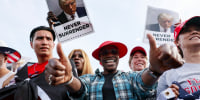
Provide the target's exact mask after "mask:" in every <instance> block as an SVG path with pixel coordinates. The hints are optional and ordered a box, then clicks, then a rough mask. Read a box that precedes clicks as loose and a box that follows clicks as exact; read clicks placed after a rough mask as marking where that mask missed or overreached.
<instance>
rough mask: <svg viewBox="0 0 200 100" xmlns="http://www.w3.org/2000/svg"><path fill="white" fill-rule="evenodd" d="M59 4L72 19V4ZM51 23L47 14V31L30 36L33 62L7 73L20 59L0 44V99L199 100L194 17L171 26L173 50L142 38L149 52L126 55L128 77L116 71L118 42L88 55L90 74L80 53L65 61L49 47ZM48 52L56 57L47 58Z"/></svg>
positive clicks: (198, 32)
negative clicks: (91, 62) (8, 65)
mask: <svg viewBox="0 0 200 100" xmlns="http://www.w3.org/2000/svg"><path fill="white" fill-rule="evenodd" d="M63 2H65V0H59V4H60V6H61V8H62V9H63V10H64V12H63V13H64V14H65V13H68V16H69V17H72V18H73V17H74V16H73V15H74V14H75V12H76V10H75V11H74V12H73V11H71V14H70V12H69V7H70V6H72V8H73V7H74V6H76V2H75V0H69V2H67V3H66V4H65V3H63ZM62 4H65V5H62ZM66 7H68V8H66ZM65 15H66V14H65ZM165 17H168V18H170V16H168V15H167V14H161V15H160V16H159V17H158V20H159V22H161V19H164V18H165ZM53 18H54V19H56V20H57V18H56V17H55V16H54V15H53V13H52V12H49V15H48V18H47V19H48V23H49V25H50V26H49V27H46V26H38V27H35V28H33V29H32V30H31V32H30V37H29V39H30V47H31V48H32V49H33V51H34V53H35V55H36V57H37V62H27V63H26V64H25V65H24V66H22V67H18V66H17V67H15V68H14V69H15V70H14V71H13V70H11V69H13V68H11V69H9V68H7V63H17V62H19V61H20V59H21V56H23V54H22V53H20V51H17V50H15V49H13V48H11V47H8V46H7V45H6V44H5V42H4V41H0V100H150V99H151V100H156V99H157V100H177V99H178V100H179V99H180V100H197V99H200V77H198V75H200V74H199V73H200V67H199V66H200V54H199V52H200V42H199V39H200V16H194V17H192V18H190V19H188V20H186V21H184V22H182V23H179V24H178V25H177V26H174V27H175V29H174V43H175V46H171V45H167V44H164V45H160V46H159V47H157V45H156V40H155V39H154V37H153V36H152V35H151V34H147V37H148V39H149V45H150V51H149V52H147V51H146V50H145V49H144V48H143V47H142V46H136V47H134V48H133V49H132V50H130V54H129V60H128V64H129V67H130V70H131V71H129V72H124V71H121V70H118V63H119V60H120V59H121V58H122V57H124V56H125V55H126V54H127V52H128V49H127V46H126V45H125V44H123V43H121V42H117V41H105V42H103V43H101V44H100V45H99V46H98V47H96V49H94V50H93V52H92V53H91V55H92V56H93V57H94V58H95V59H96V60H97V61H99V62H100V65H101V67H102V68H103V71H100V70H99V69H96V70H95V71H94V70H93V69H92V66H97V65H91V64H90V59H89V57H88V54H86V52H85V51H84V50H82V49H79V48H78V49H74V50H72V51H71V52H70V53H69V54H68V56H66V55H65V53H64V52H63V49H62V44H61V43H58V44H55V43H54V41H55V39H56V35H55V32H54V30H53V28H52V24H54V23H51V20H52V19H53ZM171 20H173V19H171ZM169 22H171V21H168V23H169ZM161 26H162V25H161ZM170 26H171V25H170ZM168 28H169V27H168ZM170 31H171V30H170ZM54 47H56V50H57V54H58V58H55V57H53V49H54ZM147 53H149V54H148V55H149V58H147Z"/></svg>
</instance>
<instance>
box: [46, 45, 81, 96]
mask: <svg viewBox="0 0 200 100" xmlns="http://www.w3.org/2000/svg"><path fill="white" fill-rule="evenodd" d="M57 53H58V55H59V59H56V58H53V59H50V60H49V62H48V64H47V65H46V67H45V79H46V81H47V82H48V83H49V84H50V85H59V84H64V85H65V86H66V87H67V89H68V91H69V92H71V93H74V92H77V91H78V90H80V88H81V82H80V80H79V79H77V78H75V77H74V76H73V73H72V66H71V64H70V61H69V59H68V58H67V57H66V56H65V54H64V52H63V50H62V47H61V44H60V43H58V45H57Z"/></svg>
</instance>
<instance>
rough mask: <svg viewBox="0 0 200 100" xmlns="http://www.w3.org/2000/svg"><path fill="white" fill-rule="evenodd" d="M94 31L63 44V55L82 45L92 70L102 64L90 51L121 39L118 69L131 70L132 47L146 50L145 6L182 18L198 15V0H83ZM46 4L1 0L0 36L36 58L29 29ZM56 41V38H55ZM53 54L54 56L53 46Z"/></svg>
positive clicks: (42, 19)
mask: <svg viewBox="0 0 200 100" xmlns="http://www.w3.org/2000/svg"><path fill="white" fill-rule="evenodd" d="M83 1H84V4H85V7H86V9H87V13H88V16H89V19H90V21H91V23H92V24H93V28H94V32H93V33H91V34H89V35H86V36H84V37H80V38H78V39H75V40H71V41H67V42H64V43H63V44H62V46H63V49H64V52H65V54H66V55H68V54H69V53H70V51H71V50H73V49H78V48H81V49H83V50H85V51H86V53H87V54H88V56H89V58H90V61H91V64H92V67H93V70H95V69H96V68H100V69H101V70H102V67H101V65H100V64H99V62H98V61H97V60H95V59H94V58H93V57H92V55H91V54H92V52H93V50H94V49H96V48H97V47H98V46H99V45H100V44H101V43H102V42H104V41H107V40H111V41H118V42H122V43H124V44H125V45H127V47H128V53H127V55H126V56H125V57H123V58H121V59H120V63H119V66H118V69H120V70H124V71H130V69H129V67H128V58H129V53H130V51H131V49H132V48H133V47H135V46H138V45H140V46H143V47H144V48H145V49H146V50H147V52H149V45H148V44H146V43H143V42H142V39H143V33H144V29H145V20H146V16H147V15H146V12H147V6H148V5H150V6H154V7H159V8H165V9H169V10H174V11H177V12H179V14H180V18H181V19H182V20H185V19H188V18H190V17H191V16H198V15H199V14H200V10H199V9H198V7H199V4H200V1H199V0H83ZM47 12H48V7H47V4H46V0H0V13H1V16H0V29H1V33H0V40H3V41H5V42H6V43H7V45H8V46H10V47H12V48H14V49H16V50H18V51H19V52H21V55H22V56H24V57H30V58H31V60H30V61H33V62H37V58H36V56H35V53H34V51H33V49H32V48H31V47H30V43H29V35H30V31H31V30H32V29H33V28H35V27H37V26H41V25H45V26H48V23H47V21H46V17H47ZM55 43H56V44H57V40H56V42H55ZM54 56H55V57H58V56H57V53H56V50H55V49H54Z"/></svg>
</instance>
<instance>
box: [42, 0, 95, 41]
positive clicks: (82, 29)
mask: <svg viewBox="0 0 200 100" xmlns="http://www.w3.org/2000/svg"><path fill="white" fill-rule="evenodd" d="M46 2H47V5H48V8H49V12H48V15H47V21H48V23H49V26H50V27H51V28H52V29H54V30H55V32H56V36H57V37H58V41H61V42H62V41H66V40H71V39H74V38H77V37H80V36H83V35H85V34H88V33H91V32H92V31H93V28H92V24H91V23H90V20H89V17H88V14H87V11H86V9H85V6H84V3H83V0H46Z"/></svg>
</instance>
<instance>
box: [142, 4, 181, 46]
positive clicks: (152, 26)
mask: <svg viewBox="0 0 200 100" xmlns="http://www.w3.org/2000/svg"><path fill="white" fill-rule="evenodd" d="M179 20H180V18H179V14H178V13H177V12H175V11H172V10H168V9H163V8H156V7H152V6H148V9H147V16H146V24H145V31H144V39H143V41H144V42H148V39H147V37H146V34H147V33H150V34H152V35H153V36H154V38H155V39H156V43H157V44H158V45H161V44H164V43H167V44H171V45H174V36H173V35H174V34H173V33H174V29H175V24H176V23H178V22H179Z"/></svg>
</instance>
